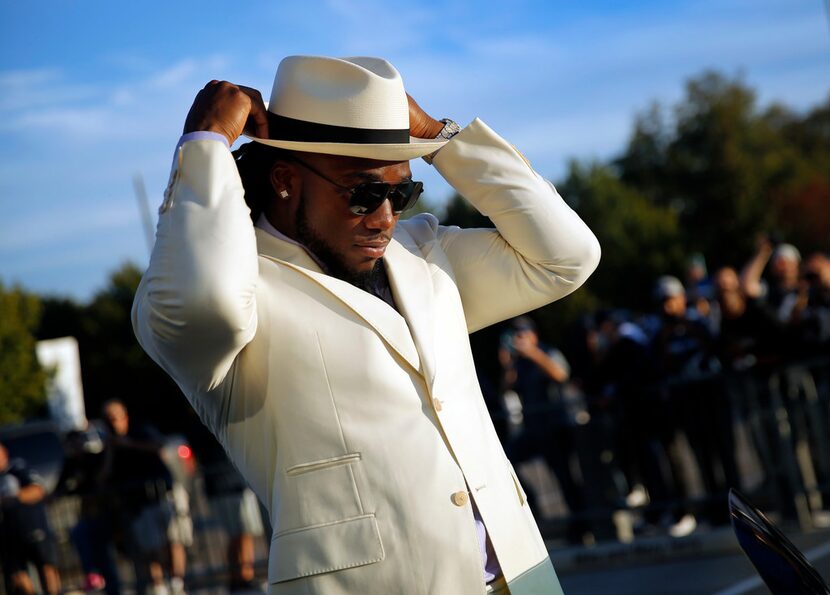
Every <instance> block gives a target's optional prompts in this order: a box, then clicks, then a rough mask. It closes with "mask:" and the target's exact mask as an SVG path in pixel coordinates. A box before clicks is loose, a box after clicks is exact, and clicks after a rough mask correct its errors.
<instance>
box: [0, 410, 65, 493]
mask: <svg viewBox="0 0 830 595" xmlns="http://www.w3.org/2000/svg"><path fill="white" fill-rule="evenodd" d="M0 443H2V444H3V445H5V447H6V448H7V449H8V451H9V458H10V459H22V460H23V461H24V462H25V463H26V467H28V469H29V470H31V471H34V472H35V473H37V475H39V476H40V477H41V478H42V480H43V488H44V489H45V490H46V493H47V494H49V493H51V492H52V491H53V490H54V489H55V486H56V485H57V483H58V480H59V479H60V476H61V471H62V470H63V464H64V459H65V454H64V450H63V443H62V439H61V433H60V430H59V429H58V426H57V424H55V423H54V422H51V421H37V422H30V423H25V424H21V425H14V426H4V427H0Z"/></svg>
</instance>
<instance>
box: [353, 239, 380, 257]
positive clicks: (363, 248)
mask: <svg viewBox="0 0 830 595" xmlns="http://www.w3.org/2000/svg"><path fill="white" fill-rule="evenodd" d="M354 245H355V246H356V247H357V249H358V250H359V251H360V252H362V253H363V254H365V255H366V256H370V257H372V258H380V257H381V256H383V253H384V252H386V246H388V245H389V240H388V239H386V238H382V239H377V240H364V241H360V242H355V244H354Z"/></svg>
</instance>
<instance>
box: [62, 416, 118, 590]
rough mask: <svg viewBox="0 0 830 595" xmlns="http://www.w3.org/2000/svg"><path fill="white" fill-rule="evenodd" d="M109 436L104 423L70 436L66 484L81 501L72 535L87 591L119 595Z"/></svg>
mask: <svg viewBox="0 0 830 595" xmlns="http://www.w3.org/2000/svg"><path fill="white" fill-rule="evenodd" d="M107 434H108V431H107V428H106V426H105V424H104V422H102V421H100V420H93V421H86V425H85V427H84V428H83V429H81V430H73V431H71V432H69V434H67V436H66V439H65V442H64V447H65V449H66V454H67V464H66V466H65V467H64V471H63V481H62V483H63V485H64V486H65V488H66V490H67V491H68V492H69V493H72V494H76V495H78V496H79V497H80V499H81V510H80V518H79V520H78V523H77V524H76V525H75V526H74V527H73V528H72V530H71V531H70V534H69V535H70V538H71V540H72V543H73V545H74V546H75V549H76V551H77V552H78V557H79V558H80V560H81V566H82V568H83V570H84V591H87V592H89V591H100V590H106V592H107V594H108V595H117V594H119V593H120V592H121V585H120V580H119V577H118V570H117V566H116V558H115V544H114V539H113V526H112V520H113V519H112V515H111V508H112V507H111V505H110V502H111V501H112V496H113V495H112V493H111V492H109V491H108V490H107V488H106V485H105V479H106V473H107V462H108V461H107V458H108V454H107V452H106V444H107Z"/></svg>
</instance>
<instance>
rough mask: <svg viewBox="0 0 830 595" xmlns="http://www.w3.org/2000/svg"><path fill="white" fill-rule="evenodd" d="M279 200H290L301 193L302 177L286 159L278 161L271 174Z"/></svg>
mask: <svg viewBox="0 0 830 595" xmlns="http://www.w3.org/2000/svg"><path fill="white" fill-rule="evenodd" d="M269 179H270V181H271V187H272V188H273V189H274V196H275V197H276V198H277V200H289V199H291V197H292V196H294V197H296V196H298V195H299V193H300V183H301V182H300V178H299V176H298V175H297V172H296V170H295V169H294V167H293V166H292V165H291V164H290V163H288V162H286V161H276V162H275V163H274V165H272V166H271V174H270V176H269Z"/></svg>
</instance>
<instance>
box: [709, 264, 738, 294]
mask: <svg viewBox="0 0 830 595" xmlns="http://www.w3.org/2000/svg"><path fill="white" fill-rule="evenodd" d="M739 288H740V281H739V280H738V274H737V273H736V272H735V269H733V268H731V267H724V268H722V269H721V270H719V271H718V272H717V273H716V274H715V289H716V291H717V293H718V294H719V295H720V294H724V293H731V292H734V291H738V289H739Z"/></svg>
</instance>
